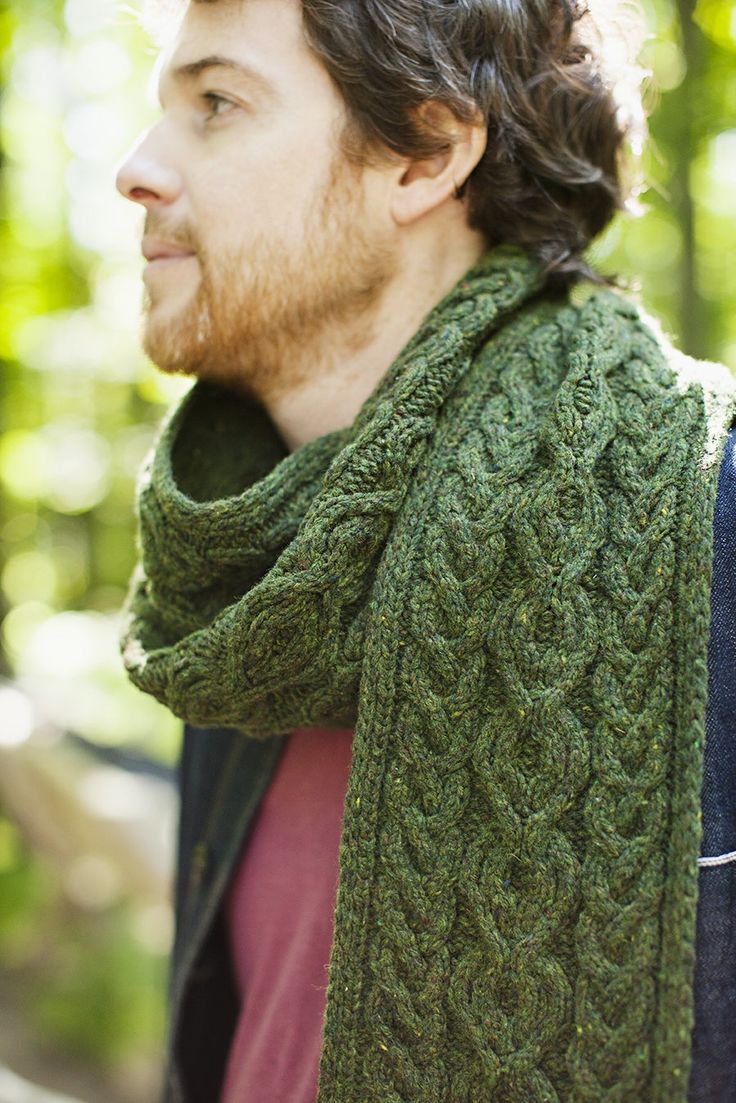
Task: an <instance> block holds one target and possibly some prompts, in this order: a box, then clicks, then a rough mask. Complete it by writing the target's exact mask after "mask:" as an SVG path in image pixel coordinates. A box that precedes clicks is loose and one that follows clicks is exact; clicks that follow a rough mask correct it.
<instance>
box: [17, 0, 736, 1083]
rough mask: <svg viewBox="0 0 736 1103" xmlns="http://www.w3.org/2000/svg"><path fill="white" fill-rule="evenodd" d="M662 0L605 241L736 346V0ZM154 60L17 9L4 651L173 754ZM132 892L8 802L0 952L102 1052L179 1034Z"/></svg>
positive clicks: (684, 324) (100, 724) (682, 310)
mask: <svg viewBox="0 0 736 1103" xmlns="http://www.w3.org/2000/svg"><path fill="white" fill-rule="evenodd" d="M644 8H645V13H646V17H647V21H648V25H649V28H650V31H651V34H650V37H649V40H648V41H647V43H646V44H645V46H644V50H643V52H642V54H641V59H640V60H641V64H642V65H643V66H644V67H645V68H647V69H649V70H651V72H652V81H651V83H650V91H649V94H648V96H649V107H650V115H651V118H650V127H651V141H650V142H649V144H648V146H647V149H646V153H645V157H644V173H645V177H646V180H647V182H648V184H649V190H648V191H647V192H646V193H645V195H644V196H643V200H644V203H645V206H646V212H645V213H644V214H643V215H642V216H641V217H639V218H637V219H633V220H632V219H630V218H628V217H625V216H622V217H620V218H618V219H617V220H616V222H615V223H614V224H613V226H612V227H611V228H610V229H609V230H608V231H607V233H606V234H605V235H604V236H603V238H602V239H601V240H600V241H599V242H597V243H596V244H595V245H594V247H593V249H592V251H591V252H592V257H593V259H594V261H595V262H596V263H597V264H598V265H599V266H600V267H601V268H602V269H603V270H605V271H609V272H613V271H615V272H619V273H621V274H622V275H623V276H625V277H628V278H634V279H635V280H639V281H640V284H641V295H642V298H643V301H644V303H645V304H646V305H647V306H648V307H649V308H650V309H651V311H652V312H653V313H654V314H655V315H656V316H658V317H659V318H660V319H661V321H662V323H663V326H664V328H665V330H666V331H668V332H669V333H670V334H672V335H673V337H674V339H675V340H676V342H677V343H678V344H679V345H680V347H682V348H684V349H685V350H686V351H688V352H691V353H693V354H695V355H697V356H701V357H706V358H710V359H718V360H722V361H724V362H726V363H727V364H729V365H730V366H731V367H734V368H736V265H734V264H733V263H732V257H733V255H734V249H735V247H736V217H735V215H736V207H735V203H734V196H735V194H736V2H733V0H732V2H729V0H698V2H697V3H690V2H687V0H646V3H645V5H644ZM153 59H154V54H153V50H152V47H151V46H150V45H149V44H148V43H147V42H146V40H145V39H144V37H143V34H142V32H141V31H140V29H139V27H138V25H137V23H136V19H135V16H134V14H133V12H132V11H130V10H128V9H127V8H125V7H123V6H120V5H119V4H116V3H115V0H66V2H65V3H64V2H62V0H23V3H22V4H17V3H6V4H4V5H3V6H2V7H0V64H1V65H2V84H3V88H4V95H3V103H2V108H3V111H2V132H1V136H0V152H1V153H2V162H1V163H0V170H1V175H0V184H1V186H2V193H1V195H0V203H1V205H2V210H1V213H2V220H0V281H1V283H2V287H3V295H2V301H1V302H0V361H1V362H2V375H1V377H0V491H1V492H2V499H1V504H0V532H1V535H2V545H3V548H4V557H3V562H2V571H1V574H0V617H1V618H2V629H1V635H0V673H2V674H4V675H5V676H6V677H7V678H9V679H13V680H16V681H17V682H18V684H19V685H21V686H22V688H23V690H24V692H25V693H27V694H28V695H29V698H30V699H31V700H32V701H34V702H36V703H37V704H38V705H39V707H40V708H41V709H42V711H43V714H44V717H45V718H46V720H47V721H50V722H52V723H53V724H55V725H58V726H59V727H60V728H62V729H63V728H68V729H73V730H75V731H77V732H80V733H81V734H83V735H85V736H86V737H87V738H89V739H92V740H95V741H97V742H98V743H101V744H107V745H111V744H112V745H114V744H121V743H124V744H127V745H130V744H137V745H139V746H144V747H145V749H146V751H147V752H148V753H149V754H151V755H153V756H156V757H159V758H161V759H162V760H164V761H169V762H173V761H174V758H175V755H176V750H177V743H178V738H179V726H178V724H177V723H176V722H175V721H174V720H173V719H172V718H171V717H170V716H169V714H168V713H167V712H166V711H165V710H163V709H161V708H159V707H158V706H157V705H156V704H155V703H153V702H152V701H151V700H150V699H149V698H147V697H144V696H142V695H140V694H138V693H137V692H136V691H134V690H133V689H132V688H131V687H130V686H129V685H128V683H127V682H126V680H125V678H124V676H123V673H122V670H121V668H120V664H119V661H118V657H117V647H116V638H117V622H116V615H117V613H118V610H119V608H120V605H121V602H122V600H123V597H124V593H125V588H126V586H127V582H128V578H129V575H130V571H131V569H132V566H133V561H134V553H135V544H134V528H133V511H132V506H133V488H134V481H135V476H136V472H137V469H138V467H139V464H140V462H141V459H142V457H143V455H144V453H145V451H146V449H147V447H148V445H149V443H150V441H151V438H152V433H153V430H154V427H155V425H156V424H157V422H158V421H159V419H160V417H161V414H162V411H163V409H164V408H165V405H166V404H168V403H169V402H170V401H171V400H172V399H173V398H174V397H175V396H176V395H178V394H179V393H181V391H182V389H183V387H184V384H183V383H182V382H181V381H172V380H167V379H165V378H163V377H161V376H159V375H158V374H157V373H156V372H155V371H154V370H153V368H152V367H151V365H150V364H148V363H147V362H146V361H145V359H144V358H143V356H142V355H141V353H140V351H139V349H138V344H137V333H138V313H139V303H140V297H141V295H140V288H139V270H140V258H139V256H138V247H139V238H140V228H141V218H140V215H139V214H138V213H136V212H135V211H134V210H132V209H130V210H128V209H127V208H128V207H129V206H130V205H129V204H126V203H125V201H124V200H122V199H121V198H120V197H119V196H117V194H116V193H115V190H114V169H115V165H116V163H117V162H118V160H119V159H120V157H121V156H122V155H123V153H124V151H125V150H126V148H127V147H128V146H129V145H130V143H131V142H132V140H133V139H134V137H135V135H136V133H137V132H138V131H139V130H140V129H141V127H143V126H145V125H146V124H147V123H148V122H149V121H151V120H152V118H153V117H154V108H153V107H152V105H151V103H150V102H149V100H148V97H147V92H146V90H147V85H148V78H149V72H150V68H151V65H152V62H153ZM16 722H20V723H21V724H22V722H23V721H22V718H21V720H20V721H18V720H17V718H16ZM21 736H22V733H21ZM13 738H20V736H18V733H17V732H16V733H15V734H14V735H13ZM0 741H1V740H0ZM133 904H134V902H132V903H131V904H130V905H129V906H128V905H124V904H121V903H120V902H115V903H111V904H110V906H109V907H107V908H104V907H103V908H100V907H98V908H97V909H92V910H91V911H89V910H88V911H85V909H84V908H80V907H78V906H77V907H75V906H73V905H71V904H70V902H69V901H68V900H67V899H66V898H65V894H64V888H63V885H62V884H61V883H60V880H59V878H58V877H56V876H54V874H53V871H52V870H50V869H49V868H48V866H47V865H44V863H43V862H42V861H40V860H39V859H38V858H37V857H35V856H34V855H32V854H31V853H30V852H29V848H28V845H27V843H25V842H23V840H21V839H20V837H19V836H18V834H17V831H16V829H15V827H14V826H13V825H12V824H11V823H10V822H9V820H7V819H3V818H2V817H0V954H2V956H3V958H4V960H5V968H6V974H7V975H8V976H10V977H13V976H16V977H19V978H21V979H22V980H23V982H24V983H25V981H26V980H27V979H28V978H30V979H29V991H30V993H31V995H30V996H29V998H28V1000H27V1008H28V1014H29V1015H30V1016H31V1017H32V1018H33V1019H34V1021H35V1022H36V1024H37V1027H38V1030H39V1031H40V1033H41V1035H42V1036H43V1037H44V1038H45V1040H46V1043H45V1044H48V1042H49V1039H51V1040H52V1041H53V1040H54V1039H56V1041H57V1042H58V1044H59V1045H61V1046H63V1047H67V1048H71V1049H72V1050H74V1051H77V1052H82V1053H84V1054H86V1055H88V1056H90V1057H94V1058H95V1059H96V1060H97V1061H99V1062H104V1061H110V1060H120V1059H122V1058H124V1057H125V1055H126V1054H130V1053H133V1052H135V1051H136V1050H138V1049H139V1048H140V1047H141V1046H149V1047H150V1046H151V1045H153V1046H155V1045H158V1044H160V1040H161V1037H162V1029H163V1025H162V1024H163V999H164V980H163V969H164V955H163V954H162V953H161V952H158V953H156V952H154V951H152V950H151V948H150V947H148V948H147V947H146V945H145V939H144V940H143V941H142V940H141V939H140V938H139V937H138V936H137V935H136V929H137V928H136V924H135V911H134V907H133ZM90 950H91V952H90ZM101 1008H104V1009H105V1012H104V1014H101V1012H100V1009H101Z"/></svg>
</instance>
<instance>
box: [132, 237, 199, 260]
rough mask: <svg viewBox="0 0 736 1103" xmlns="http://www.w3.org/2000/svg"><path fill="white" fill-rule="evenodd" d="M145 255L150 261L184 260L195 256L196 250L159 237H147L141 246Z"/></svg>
mask: <svg viewBox="0 0 736 1103" xmlns="http://www.w3.org/2000/svg"><path fill="white" fill-rule="evenodd" d="M141 251H142V253H143V256H144V257H145V258H146V260H147V261H149V263H150V262H151V261H155V260H184V259H185V258H186V257H193V256H194V252H193V251H192V250H191V249H186V248H184V247H183V246H181V245H174V244H172V243H170V242H168V241H162V240H161V239H159V238H149V237H145V238H144V239H143V245H142V248H141Z"/></svg>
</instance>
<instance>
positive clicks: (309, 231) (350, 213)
mask: <svg viewBox="0 0 736 1103" xmlns="http://www.w3.org/2000/svg"><path fill="white" fill-rule="evenodd" d="M366 225H367V220H366V218H365V214H364V211H363V203H362V193H361V191H360V188H359V179H358V177H357V175H356V172H355V169H354V168H353V166H352V165H350V163H349V162H346V161H345V160H344V159H342V158H340V157H338V156H336V157H335V159H334V161H333V163H332V165H331V166H330V169H329V173H328V179H327V181H326V183H325V185H324V186H323V188H322V189H320V191H319V192H318V193H317V194H316V195H315V196H314V197H313V199H312V201H311V204H310V208H309V210H308V213H307V217H306V219H305V221H304V224H303V226H302V228H301V231H300V234H299V237H298V239H296V240H294V241H291V240H286V239H285V238H284V237H279V235H278V231H276V232H274V233H268V234H267V233H264V232H259V233H257V234H254V235H253V237H252V238H251V240H250V241H249V242H248V244H247V246H242V247H240V248H239V249H233V250H232V251H231V252H229V253H227V254H226V255H223V253H222V252H220V253H218V255H217V256H213V255H210V254H209V253H208V251H207V250H206V248H204V247H203V246H202V245H201V244H200V243H198V242H197V240H196V235H195V234H194V233H193V232H192V229H191V228H190V227H188V226H179V227H178V228H172V229H167V228H166V227H165V226H158V225H157V224H156V219H155V216H152V215H151V214H150V212H149V215H148V216H147V219H146V233H152V234H157V235H159V236H161V237H163V238H165V239H166V240H168V241H170V242H172V243H174V244H179V245H182V246H185V247H187V248H190V249H192V250H194V252H195V253H196V256H197V258H198V262H199V269H200V279H199V283H198V285H197V289H196V291H195V292H194V294H193V296H192V299H191V300H190V302H189V303H187V304H186V306H185V307H182V308H181V309H180V310H178V311H176V312H174V313H170V314H169V316H168V317H166V318H163V319H157V318H156V311H155V303H154V301H153V299H152V296H151V295H150V293H149V292H146V294H145V296H144V328H143V334H142V344H143V349H144V351H145V352H146V354H147V355H148V356H149V358H150V359H151V360H152V361H153V362H154V364H156V365H157V366H158V367H159V368H160V369H161V370H162V371H165V372H167V373H177V374H183V375H194V376H197V377H199V378H200V379H206V380H211V381H213V382H217V383H221V384H223V385H225V386H229V387H231V388H232V389H235V390H238V391H241V392H244V393H246V394H248V395H250V396H253V397H255V398H257V399H258V400H260V401H268V400H274V399H276V398H278V397H280V396H282V395H284V394H285V393H287V392H289V391H291V390H293V389H294V388H295V387H298V386H299V384H300V383H303V382H305V381H306V380H307V379H309V378H313V377H314V374H315V370H318V368H319V365H318V364H317V363H316V362H317V361H318V360H319V358H320V356H321V355H322V345H323V344H324V345H325V346H327V345H328V344H331V345H332V346H333V352H334V342H335V338H336V335H339V337H340V339H341V340H342V343H343V350H344V351H345V352H346V353H348V352H351V351H355V350H357V349H358V348H360V347H362V346H363V345H364V344H365V343H367V342H368V341H369V340H370V338H371V334H372V326H371V321H372V314H373V310H372V308H374V307H375V306H376V305H377V304H378V302H379V300H380V298H381V295H382V293H383V292H384V291H385V289H386V288H387V286H388V284H389V283H390V281H391V280H392V278H393V276H394V275H395V273H396V271H397V268H398V251H397V249H396V246H395V244H394V243H393V242H392V241H391V240H390V239H389V238H388V236H387V235H384V236H383V237H381V236H380V235H377V234H375V233H374V234H373V235H370V234H368V233H367V232H366V230H365V227H366Z"/></svg>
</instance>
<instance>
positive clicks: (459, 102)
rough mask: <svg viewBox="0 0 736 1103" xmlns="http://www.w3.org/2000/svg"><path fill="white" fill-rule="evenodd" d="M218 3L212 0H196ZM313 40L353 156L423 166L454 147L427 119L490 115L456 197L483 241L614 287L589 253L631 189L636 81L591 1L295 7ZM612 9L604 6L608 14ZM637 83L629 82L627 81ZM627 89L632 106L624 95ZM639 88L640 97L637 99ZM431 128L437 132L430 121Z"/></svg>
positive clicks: (557, 275) (639, 128) (609, 2)
mask: <svg viewBox="0 0 736 1103" xmlns="http://www.w3.org/2000/svg"><path fill="white" fill-rule="evenodd" d="M195 2H197V3H213V2H217V0H195ZM301 6H302V19H303V25H304V30H305V34H306V37H307V40H308V42H309V44H310V46H311V48H312V49H313V50H314V51H315V53H316V54H317V55H318V56H319V58H320V59H321V60H322V62H323V64H324V65H325V68H326V69H327V71H328V73H329V74H330V76H331V77H332V79H333V81H334V82H335V84H336V86H337V88H338V90H339V91H340V93H341V95H342V97H343V100H344V102H345V105H346V108H347V112H348V125H347V127H346V130H345V133H344V134H343V149H344V151H345V152H346V154H347V155H348V156H349V157H350V158H351V159H352V160H355V161H368V160H370V159H372V158H375V156H376V155H378V156H379V157H380V156H382V155H385V154H389V155H390V154H391V153H393V154H398V155H400V156H403V157H414V158H423V157H430V156H434V155H436V154H438V153H439V152H441V151H443V150H445V149H447V148H448V144H449V140H448V136H447V131H446V128H445V127H442V126H440V125H437V122H436V120H433V115H432V112H430V111H426V110H421V108H422V106H423V105H425V104H430V103H432V102H434V103H439V104H442V105H444V107H446V108H447V109H449V111H450V112H451V113H452V114H453V115H454V116H455V117H456V118H458V119H460V120H463V121H473V120H477V118H478V115H479V113H480V115H481V116H482V118H483V119H484V120H485V123H486V125H487V128H488V142H487V147H486V151H485V153H484V155H483V157H482V158H481V160H480V161H479V163H478V165H477V166H476V168H475V169H474V171H473V172H472V173H471V175H470V177H469V178H468V180H467V181H466V182H465V183H464V185H463V187H462V188H461V189H460V191H459V192H458V197H459V198H461V197H463V196H464V195H467V200H468V221H469V223H470V225H471V226H472V227H473V228H476V229H479V230H481V231H482V233H483V234H484V236H485V237H486V239H487V241H488V244H489V246H493V245H495V244H500V243H502V242H508V243H510V244H517V245H520V246H522V247H524V248H527V249H529V250H530V251H531V252H532V253H533V254H534V255H535V256H536V257H537V258H538V259H539V260H540V261H541V262H542V263H543V265H544V267H545V270H546V272H547V274H548V277H549V279H550V281H551V282H554V283H557V284H560V285H563V286H564V285H569V284H571V283H573V282H575V281H576V280H579V279H581V278H588V279H592V280H594V281H596V282H598V283H605V282H613V281H612V280H610V279H608V278H606V277H604V276H601V275H600V274H599V273H598V272H597V271H595V269H594V268H592V266H591V265H590V263H589V262H588V261H587V260H586V259H585V257H584V256H583V254H584V252H585V250H586V249H587V247H588V246H589V244H590V243H591V241H592V240H593V239H594V238H595V237H596V236H597V235H598V234H599V233H600V232H601V231H602V230H603V229H604V228H605V227H606V226H607V225H608V223H609V222H610V221H611V219H612V218H613V216H614V215H615V213H616V212H617V211H618V210H625V209H628V208H629V207H630V205H631V200H632V198H633V196H634V195H635V194H636V192H635V184H637V183H638V181H635V178H634V173H633V172H632V171H631V170H632V169H633V168H634V165H635V159H634V157H633V156H632V154H633V149H634V145H635V144H640V143H641V140H642V138H643V134H644V131H645V121H644V112H643V109H642V105H641V98H640V97H639V96H638V85H639V83H640V81H641V76H642V75H643V70H641V69H638V68H637V67H636V66H635V65H634V64H633V63H630V62H628V60H627V62H626V64H625V65H624V66H623V67H621V70H620V72H619V73H618V74H616V75H613V74H612V70H611V69H610V66H609V64H608V63H609V54H610V53H612V52H613V49H612V47H613V48H615V47H616V46H618V47H620V45H621V43H622V42H625V36H618V35H614V36H613V39H615V41H613V40H612V41H611V42H610V44H609V38H608V35H610V33H611V30H612V29H613V30H615V29H616V23H615V20H614V21H610V22H609V26H608V28H607V30H608V34H607V35H604V34H603V33H602V32H601V28H600V25H599V23H598V20H599V18H600V16H599V15H598V14H596V16H595V17H594V15H593V14H592V12H591V10H590V6H589V4H588V3H586V2H584V0H301ZM616 6H617V5H616V3H615V0H606V2H605V7H606V9H607V10H608V12H609V13H610V12H611V10H612V9H615V8H616ZM632 76H633V77H634V78H635V80H634V82H632V79H631V78H632ZM621 87H625V89H626V92H627V96H628V99H627V101H623V100H622V98H621V96H620V89H621ZM632 91H633V95H632ZM433 124H434V125H433Z"/></svg>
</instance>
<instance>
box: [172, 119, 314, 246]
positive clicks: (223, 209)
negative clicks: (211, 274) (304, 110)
mask: <svg viewBox="0 0 736 1103" xmlns="http://www.w3.org/2000/svg"><path fill="white" fill-rule="evenodd" d="M244 129H245V128H244ZM233 137H234V140H235V141H236V142H237V141H238V139H240V141H239V148H238V147H237V146H236V149H235V150H234V151H232V150H230V151H229V155H228V156H223V157H222V158H221V159H219V160H218V162H217V163H213V162H210V163H208V164H207V165H206V166H202V169H201V171H200V172H199V173H198V174H197V175H196V177H193V178H192V179H191V182H190V187H189V193H190V196H191V199H192V203H193V206H194V207H195V220H196V225H197V233H198V235H199V236H200V238H201V240H202V242H203V244H205V245H206V247H207V248H208V249H216V250H218V251H219V250H221V249H224V250H226V251H227V250H230V251H231V250H232V248H233V246H234V245H235V244H236V243H237V242H241V243H242V242H247V241H249V240H252V239H254V238H256V237H260V236H262V235H263V234H267V235H269V236H270V235H275V236H276V237H278V238H279V239H284V238H287V239H292V238H293V236H294V235H295V234H297V235H298V234H299V233H300V232H301V230H302V228H303V226H304V223H305V218H307V217H308V214H309V212H310V210H311V209H312V208H313V206H314V203H315V199H319V198H321V196H322V194H323V193H324V189H325V187H326V184H327V180H328V175H329V166H330V163H331V160H332V157H333V156H334V152H333V148H332V146H331V145H330V144H329V143H328V142H327V141H326V140H325V137H324V135H323V134H321V133H316V132H315V131H314V129H313V128H309V127H304V128H301V129H300V128H299V127H298V126H296V125H290V126H289V127H288V128H287V129H286V130H282V131H280V132H273V133H270V134H269V135H268V137H266V138H264V136H263V135H262V134H261V133H256V134H252V133H251V134H250V135H248V134H247V133H243V134H242V137H241V135H237V136H236V135H234V136H233Z"/></svg>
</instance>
